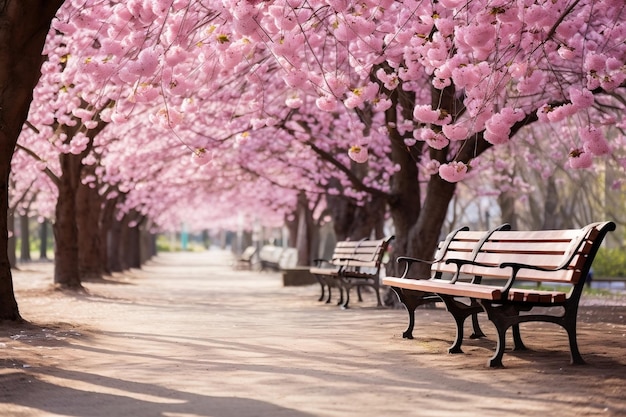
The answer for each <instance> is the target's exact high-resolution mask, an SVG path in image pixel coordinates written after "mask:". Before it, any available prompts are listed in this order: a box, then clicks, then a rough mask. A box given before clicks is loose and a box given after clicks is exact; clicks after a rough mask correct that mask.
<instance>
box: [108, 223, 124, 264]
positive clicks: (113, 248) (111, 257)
mask: <svg viewBox="0 0 626 417" xmlns="http://www.w3.org/2000/svg"><path fill="white" fill-rule="evenodd" d="M121 246H122V221H120V220H117V219H116V218H115V217H113V219H112V220H111V224H110V227H109V228H108V234H107V254H108V263H107V264H108V266H109V271H111V272H122V271H124V269H125V267H124V263H123V261H122V259H121V256H120V255H121V253H122V249H121Z"/></svg>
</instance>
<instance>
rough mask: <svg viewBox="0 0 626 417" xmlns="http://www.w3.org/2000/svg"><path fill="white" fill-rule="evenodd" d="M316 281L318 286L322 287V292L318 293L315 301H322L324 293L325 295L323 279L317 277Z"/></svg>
mask: <svg viewBox="0 0 626 417" xmlns="http://www.w3.org/2000/svg"><path fill="white" fill-rule="evenodd" d="M317 282H318V283H319V284H320V287H322V293H321V295H320V298H318V299H317V301H322V300H324V295H326V289H325V288H324V281H323V280H321V279H319V278H318V279H317Z"/></svg>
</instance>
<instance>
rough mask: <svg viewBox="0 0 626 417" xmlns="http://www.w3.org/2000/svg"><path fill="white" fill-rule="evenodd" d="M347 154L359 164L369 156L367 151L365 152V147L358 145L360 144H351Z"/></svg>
mask: <svg viewBox="0 0 626 417" xmlns="http://www.w3.org/2000/svg"><path fill="white" fill-rule="evenodd" d="M348 156H349V157H350V159H352V160H353V161H354V162H357V163H360V164H362V163H364V162H366V161H367V159H368V157H369V155H368V152H367V147H365V146H360V145H353V146H351V147H350V150H348Z"/></svg>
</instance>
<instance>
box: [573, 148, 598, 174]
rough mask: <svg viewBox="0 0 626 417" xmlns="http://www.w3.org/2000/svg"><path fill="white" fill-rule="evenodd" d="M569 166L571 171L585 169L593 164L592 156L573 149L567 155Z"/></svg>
mask: <svg viewBox="0 0 626 417" xmlns="http://www.w3.org/2000/svg"><path fill="white" fill-rule="evenodd" d="M568 162H569V166H570V168H573V169H585V168H589V167H591V165H592V164H593V158H592V155H591V154H590V153H589V152H584V151H581V150H579V149H574V150H573V151H571V152H570V154H569V161H568Z"/></svg>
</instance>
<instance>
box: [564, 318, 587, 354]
mask: <svg viewBox="0 0 626 417" xmlns="http://www.w3.org/2000/svg"><path fill="white" fill-rule="evenodd" d="M564 327H565V330H566V331H567V337H568V338H569V351H570V356H571V361H570V363H571V364H572V365H584V364H585V363H586V362H585V360H584V359H583V357H582V355H581V354H580V351H579V350H578V342H577V341H576V322H575V321H574V323H573V324H571V323H570V325H569V326H568V325H566V326H564Z"/></svg>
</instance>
